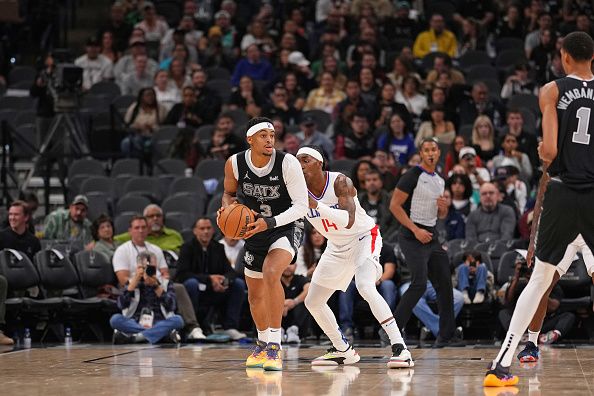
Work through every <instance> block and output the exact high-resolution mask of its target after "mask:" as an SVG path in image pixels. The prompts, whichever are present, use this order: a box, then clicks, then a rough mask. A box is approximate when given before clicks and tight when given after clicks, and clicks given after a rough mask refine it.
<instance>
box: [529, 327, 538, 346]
mask: <svg viewBox="0 0 594 396" xmlns="http://www.w3.org/2000/svg"><path fill="white" fill-rule="evenodd" d="M539 334H540V331H531V330H530V329H528V341H530V342H531V343H533V344H534V345H536V346H538V335H539Z"/></svg>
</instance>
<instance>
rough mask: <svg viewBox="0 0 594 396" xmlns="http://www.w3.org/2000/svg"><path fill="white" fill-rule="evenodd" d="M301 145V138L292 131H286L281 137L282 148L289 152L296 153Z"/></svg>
mask: <svg viewBox="0 0 594 396" xmlns="http://www.w3.org/2000/svg"><path fill="white" fill-rule="evenodd" d="M300 146H301V140H300V139H299V138H298V137H297V136H296V135H294V134H292V133H286V134H285V137H284V138H283V150H282V151H285V152H287V153H289V154H293V155H297V151H299V147H300Z"/></svg>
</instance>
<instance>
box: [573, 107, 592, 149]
mask: <svg viewBox="0 0 594 396" xmlns="http://www.w3.org/2000/svg"><path fill="white" fill-rule="evenodd" d="M590 111H591V110H590V108H589V107H580V108H579V109H578V111H576V112H575V115H576V117H577V119H578V125H577V131H576V132H574V133H573V138H572V139H571V141H572V142H574V143H578V144H585V145H588V144H590V135H589V134H588V127H589V126H590Z"/></svg>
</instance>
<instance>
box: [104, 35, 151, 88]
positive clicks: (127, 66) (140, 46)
mask: <svg viewBox="0 0 594 396" xmlns="http://www.w3.org/2000/svg"><path fill="white" fill-rule="evenodd" d="M141 33H142V31H141ZM140 55H144V56H146V42H145V40H144V36H141V37H136V38H131V39H130V53H128V54H126V55H124V56H122V57H121V58H120V60H118V62H117V63H116V64H115V66H114V68H113V75H114V77H115V80H116V82H117V83H118V84H120V83H121V80H122V78H123V77H124V76H128V75H130V74H132V73H134V71H135V70H136V65H135V59H136V57H137V56H140ZM158 70H159V64H158V63H157V62H156V61H155V60H154V59H152V58H147V61H146V74H147V75H149V76H154V75H155V73H156V72H157V71H158Z"/></svg>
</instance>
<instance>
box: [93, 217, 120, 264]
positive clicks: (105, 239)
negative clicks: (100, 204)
mask: <svg viewBox="0 0 594 396" xmlns="http://www.w3.org/2000/svg"><path fill="white" fill-rule="evenodd" d="M113 230H114V227H113V220H111V217H109V216H108V215H105V214H102V215H100V216H99V217H97V218H96V219H95V220H94V221H93V224H92V225H91V234H92V235H93V241H94V243H91V244H89V245H87V247H88V248H91V249H92V250H93V251H95V252H99V253H103V254H105V256H107V257H108V258H109V261H110V262H111V259H112V258H113V254H114V253H115V250H116V248H117V247H118V244H117V243H116V242H115V241H114V240H113Z"/></svg>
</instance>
